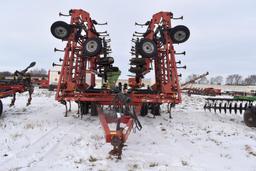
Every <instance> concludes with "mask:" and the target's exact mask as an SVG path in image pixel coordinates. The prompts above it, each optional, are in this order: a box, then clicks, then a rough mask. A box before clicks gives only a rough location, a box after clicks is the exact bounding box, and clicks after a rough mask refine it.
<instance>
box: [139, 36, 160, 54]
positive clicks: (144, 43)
mask: <svg viewBox="0 0 256 171" xmlns="http://www.w3.org/2000/svg"><path fill="white" fill-rule="evenodd" d="M136 50H137V51H138V53H139V54H140V55H141V56H142V57H143V58H154V57H156V56H157V46H156V43H155V42H154V41H153V40H150V39H146V38H142V39H140V42H139V43H138V44H137V45H136Z"/></svg>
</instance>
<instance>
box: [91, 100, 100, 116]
mask: <svg viewBox="0 0 256 171" xmlns="http://www.w3.org/2000/svg"><path fill="white" fill-rule="evenodd" d="M91 115H92V116H98V111H97V105H96V104H95V103H92V104H91Z"/></svg>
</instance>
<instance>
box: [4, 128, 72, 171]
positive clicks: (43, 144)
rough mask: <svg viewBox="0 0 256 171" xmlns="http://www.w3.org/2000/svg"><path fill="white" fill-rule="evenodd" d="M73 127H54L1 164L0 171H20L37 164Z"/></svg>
mask: <svg viewBox="0 0 256 171" xmlns="http://www.w3.org/2000/svg"><path fill="white" fill-rule="evenodd" d="M74 127H75V125H74V124H72V125H70V126H68V127H67V126H61V127H59V126H56V127H54V128H52V129H51V130H50V131H48V132H47V133H46V134H44V135H43V136H41V137H40V138H38V139H37V140H36V141H35V142H33V143H32V144H31V145H30V146H28V147H27V148H25V149H23V150H21V151H20V152H17V153H16V154H14V155H13V156H10V157H9V158H8V159H6V160H4V161H2V162H1V166H0V171H6V170H20V169H24V168H27V167H30V166H31V165H32V164H33V163H37V162H39V161H41V160H43V159H44V158H45V156H46V155H47V154H49V152H50V151H52V150H53V149H54V148H56V147H57V146H58V145H59V143H60V142H61V141H63V139H64V138H65V136H66V135H67V134H68V133H69V132H70V131H71V130H72V129H73V128H74Z"/></svg>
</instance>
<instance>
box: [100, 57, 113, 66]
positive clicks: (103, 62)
mask: <svg viewBox="0 0 256 171" xmlns="http://www.w3.org/2000/svg"><path fill="white" fill-rule="evenodd" d="M114 61H115V60H114V58H113V57H106V58H100V59H99V60H98V61H97V64H98V65H111V64H113V63H114Z"/></svg>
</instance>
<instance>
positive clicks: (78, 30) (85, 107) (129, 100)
mask: <svg viewBox="0 0 256 171" xmlns="http://www.w3.org/2000/svg"><path fill="white" fill-rule="evenodd" d="M60 16H68V17H71V20H70V23H69V24H68V23H65V22H63V21H57V22H55V23H53V24H52V26H51V32H52V34H53V36H54V37H56V38H57V39H61V40H63V41H67V45H66V47H65V49H64V50H59V49H55V51H59V52H64V58H63V59H60V62H62V64H55V63H54V64H53V65H59V66H61V67H62V69H61V72H60V79H59V83H58V87H57V92H56V100H58V101H59V102H61V103H62V104H64V105H65V106H66V113H65V116H67V114H68V108H67V103H68V102H70V101H75V102H77V103H78V108H79V110H78V111H79V114H80V115H81V116H83V115H85V114H88V113H91V115H98V116H99V119H100V123H101V125H102V128H103V129H104V132H105V138H106V142H108V143H111V144H112V145H113V150H112V151H111V152H110V154H113V155H117V156H118V158H121V153H122V148H123V146H124V143H125V142H126V140H127V138H128V136H129V134H130V132H131V129H132V128H133V127H134V126H135V127H136V128H137V129H138V130H141V128H142V126H141V124H140V122H139V120H138V117H137V116H138V115H142V116H144V115H146V114H147V113H148V109H151V112H152V114H154V115H159V114H160V105H161V104H163V103H167V104H171V106H173V105H174V104H178V103H180V102H181V95H180V93H181V92H180V86H179V80H178V74H177V68H185V67H177V66H176V64H177V63H180V62H176V59H175V54H179V53H176V52H175V50H174V47H173V44H178V43H183V42H185V41H186V40H187V39H188V38H189V30H188V28H187V27H185V26H176V27H173V28H172V26H171V20H172V19H175V18H173V15H172V13H170V12H160V13H157V14H155V15H153V17H152V19H151V21H148V22H146V24H143V25H142V24H137V23H136V25H140V26H148V29H147V31H146V32H145V33H138V32H135V34H134V37H135V38H134V39H133V40H132V41H133V42H134V43H135V46H134V47H133V48H132V55H133V58H132V59H131V60H130V64H131V65H132V67H131V68H130V70H129V71H130V72H132V73H134V74H135V75H134V76H133V77H131V78H129V83H128V84H129V86H128V85H127V84H124V85H122V84H121V83H119V84H118V86H116V82H117V80H118V77H119V76H120V74H121V71H120V70H119V68H118V67H114V66H113V63H114V58H113V57H111V56H110V54H111V52H112V50H111V48H110V39H109V38H108V36H109V34H108V33H107V32H106V31H104V32H98V31H97V30H96V28H95V25H106V24H107V23H104V24H99V23H98V22H96V21H95V20H92V19H91V17H90V14H89V13H88V12H86V11H84V10H81V9H73V10H70V11H69V14H68V15H64V14H61V13H60ZM182 54H185V53H182ZM152 69H154V70H155V79H156V82H155V84H154V85H153V86H149V87H148V88H143V86H144V85H143V84H142V79H143V78H144V76H145V75H146V74H147V73H149V72H150V70H152ZM96 76H97V77H99V78H101V79H102V85H101V86H100V87H99V86H97V85H96ZM110 124H116V129H114V130H111V129H110Z"/></svg>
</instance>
